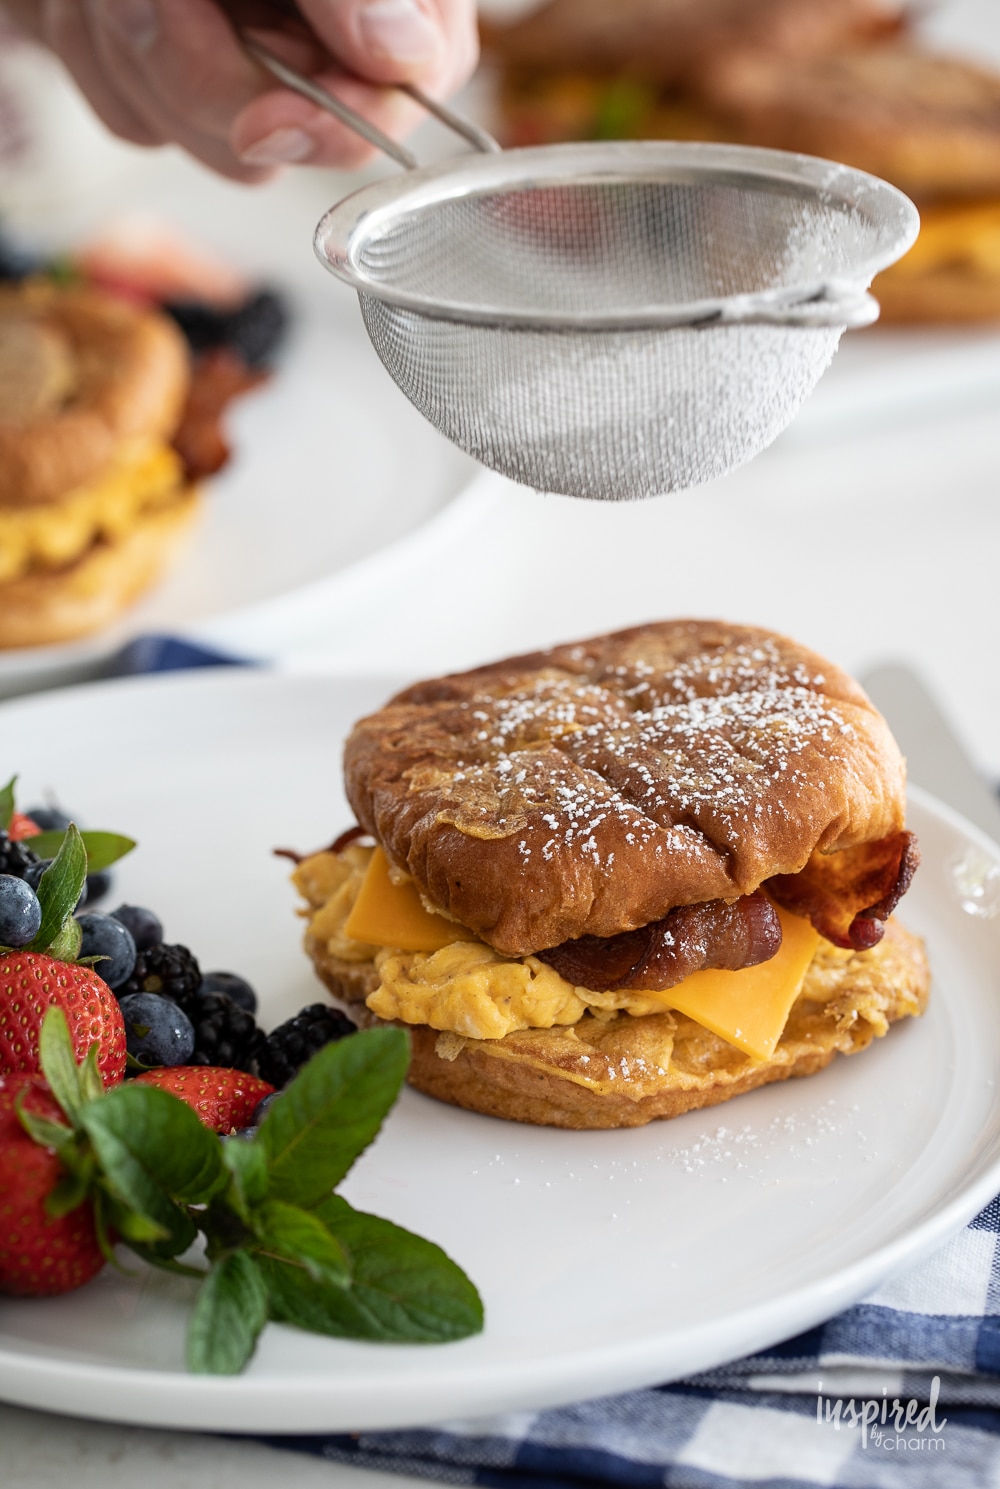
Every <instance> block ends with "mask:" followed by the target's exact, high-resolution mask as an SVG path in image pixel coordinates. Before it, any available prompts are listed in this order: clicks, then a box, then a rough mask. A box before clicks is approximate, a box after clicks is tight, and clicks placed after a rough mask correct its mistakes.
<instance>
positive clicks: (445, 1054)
mask: <svg viewBox="0 0 1000 1489" xmlns="http://www.w3.org/2000/svg"><path fill="white" fill-rule="evenodd" d="M307 950H308V951H309V953H310V955H311V956H312V957H313V959H314V964H315V966H316V970H317V972H318V973H319V975H320V977H321V978H322V980H323V981H324V983H325V984H326V986H327V987H328V988H329V989H330V991H331V992H332V993H333V995H334V996H335V997H336V998H337V999H338V1000H340V1001H342V1002H344V1003H346V1004H347V1005H349V1006H350V1007H351V1012H352V1016H354V1017H357V1018H359V1021H362V1022H369V1021H370V1019H371V1015H370V1014H368V1011H367V1009H366V1008H365V1007H364V998H365V996H366V990H370V989H371V987H372V986H374V984H375V983H377V981H378V977H377V973H375V969H374V967H373V966H372V964H371V963H367V964H364V965H360V966H359V965H358V964H351V963H347V962H343V961H338V959H337V958H335V957H331V956H330V955H329V953H328V951H326V949H325V948H324V947H323V946H322V945H320V944H318V943H316V942H312V943H310V942H309V941H308V940H307ZM929 988H930V972H929V969H928V965H927V959H926V956H925V953H924V949H923V945H922V943H921V941H920V940H919V939H918V938H917V937H916V936H914V935H912V934H911V933H910V932H909V931H907V930H905V929H904V928H903V927H902V926H901V925H899V924H898V922H896V921H895V920H890V921H889V924H888V926H887V928H886V934H885V937H884V939H883V940H882V941H881V942H880V943H879V945H878V946H876V947H875V948H873V950H871V951H866V952H860V953H857V954H854V955H851V954H849V953H844V952H840V951H837V950H835V949H834V948H833V947H829V946H822V945H821V948H820V950H819V951H818V952H817V954H816V957H815V958H814V960H813V963H812V966H811V967H810V968H809V971H808V972H807V974H806V978H805V982H804V983H803V988H802V992H801V993H800V995H799V997H798V999H797V1001H796V1002H795V1004H794V1005H793V1007H792V1011H791V1014H790V1015H789V1019H788V1023H787V1024H786V1026H785V1031H784V1033H783V1034H782V1036H781V1039H780V1041H779V1043H778V1045H777V1048H776V1049H775V1052H774V1054H773V1055H772V1057H771V1058H770V1059H769V1060H765V1061H754V1060H752V1059H751V1058H750V1057H749V1056H748V1055H745V1054H743V1053H742V1052H741V1051H740V1050H737V1049H735V1048H734V1047H733V1046H732V1045H729V1044H727V1043H726V1042H725V1040H723V1039H720V1038H719V1037H718V1035H715V1034H712V1033H710V1032H709V1031H708V1030H707V1029H704V1028H702V1026H701V1025H700V1024H697V1023H695V1021H694V1020H693V1019H689V1018H686V1017H685V1016H684V1015H683V1014H680V1013H660V1014H647V1015H645V1016H643V1017H640V1018H635V1017H633V1016H632V1015H630V1014H627V1013H619V1014H618V1015H616V1016H615V1017H614V1018H611V1019H607V1018H596V1017H593V1016H592V1015H590V1014H587V1015H585V1016H584V1018H583V1019H581V1020H580V1022H579V1023H578V1024H575V1025H572V1026H570V1027H568V1028H566V1027H554V1028H551V1029H529V1030H525V1031H522V1032H519V1033H515V1034H508V1035H506V1036H505V1037H504V1038H503V1039H497V1040H463V1039H460V1038H459V1037H457V1036H455V1035H445V1036H441V1035H439V1034H438V1033H437V1032H436V1031H435V1030H433V1029H429V1028H427V1027H425V1026H418V1027H415V1028H410V1034H411V1036H412V1041H413V1054H412V1059H411V1064H410V1070H409V1075H408V1079H409V1081H410V1084H411V1085H413V1086H415V1087H416V1088H417V1089H418V1090H420V1091H424V1092H426V1093H427V1094H428V1095H430V1096H435V1097H437V1098H438V1099H439V1100H441V1101H447V1102H450V1103H451V1104H452V1105H454V1106H461V1107H464V1108H466V1109H467V1110H469V1111H476V1112H482V1113H484V1114H485V1115H486V1116H491V1117H503V1118H505V1119H507V1120H509V1121H515V1122H531V1123H535V1124H540V1125H543V1126H555V1127H570V1128H617V1127H638V1126H642V1125H644V1124H645V1123H647V1122H651V1121H653V1120H655V1119H658V1118H665V1117H676V1116H680V1115H681V1114H682V1113H683V1112H687V1111H693V1110H695V1109H696V1108H699V1107H703V1106H714V1105H716V1104H717V1103H718V1102H720V1101H728V1100H729V1099H730V1098H731V1097H733V1096H740V1095H742V1094H743V1093H744V1092H745V1091H752V1090H753V1089H754V1088H755V1087H757V1086H762V1085H767V1084H770V1083H771V1082H773V1081H780V1080H787V1079H789V1078H790V1077H792V1076H795V1077H799V1076H806V1075H813V1074H815V1072H816V1071H818V1070H821V1069H822V1068H823V1067H824V1066H825V1065H828V1064H829V1063H830V1061H831V1060H832V1059H833V1057H834V1056H835V1055H836V1054H838V1053H839V1054H855V1053H857V1052H858V1051H859V1050H862V1049H865V1048H866V1047H867V1045H869V1044H870V1043H871V1041H872V1040H873V1039H875V1038H878V1037H880V1036H881V1035H883V1034H885V1033H886V1031H887V1029H888V1027H889V1025H890V1024H892V1023H895V1022H896V1021H897V1020H899V1019H903V1018H908V1017H912V1016H917V1015H919V1014H921V1013H922V1012H923V1011H924V1008H925V1006H926V1002H927V996H928V991H929Z"/></svg>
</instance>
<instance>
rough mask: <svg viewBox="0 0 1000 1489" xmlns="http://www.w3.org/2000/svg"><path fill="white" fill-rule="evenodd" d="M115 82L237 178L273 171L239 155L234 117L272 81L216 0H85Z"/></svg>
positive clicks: (101, 57) (132, 104)
mask: <svg viewBox="0 0 1000 1489" xmlns="http://www.w3.org/2000/svg"><path fill="white" fill-rule="evenodd" d="M78 8H79V9H80V10H81V11H82V14H83V17H84V19H85V22H86V26H87V29H88V31H89V35H90V38H91V43H92V48H93V53H94V55H95V57H96V58H97V62H98V64H99V66H100V69H101V71H102V74H103V76H104V77H105V78H106V79H107V81H108V83H109V85H110V86H111V87H112V88H113V89H114V90H115V92H116V93H117V95H118V96H120V97H121V98H122V99H124V101H125V102H126V104H127V106H128V107H129V108H130V109H131V110H132V111H133V113H134V114H135V115H136V116H138V118H139V119H140V120H141V122H142V124H143V125H144V126H145V127H146V128H147V129H148V130H150V131H151V132H152V133H154V134H156V135H157V136H158V137H159V138H161V139H166V140H171V141H174V142H175V143H177V144H179V145H181V146H182V147H183V148H184V149H186V150H187V151H189V153H190V154H192V155H194V156H196V157H197V158H198V159H199V160H201V161H202V162H203V163H204V164H206V165H208V166H211V167H212V168H213V169H214V170H217V171H220V172H222V173H223V174H225V175H228V176H232V177H234V178H236V179H237V180H244V181H253V180H258V179H261V178H262V177H264V176H265V175H267V174H268V172H266V171H264V170H262V169H261V168H260V166H259V165H253V164H247V163H245V162H241V161H239V160H238V159H237V157H236V155H235V153H234V151H233V148H232V145H231V143H230V139H229V135H230V131H231V128H232V123H233V119H234V118H235V117H236V116H237V115H238V114H239V113H240V112H241V110H242V109H243V108H244V107H245V105H246V104H247V103H248V102H249V101H250V100H252V99H253V98H254V97H255V96H256V95H257V94H259V93H260V92H261V91H263V90H264V89H266V87H267V86H268V84H267V83H266V82H265V80H264V78H263V77H262V75H261V73H260V70H259V69H258V68H257V66H256V65H255V64H254V63H253V62H252V61H251V59H250V58H249V57H248V56H247V55H246V53H245V52H244V51H243V48H242V47H241V46H240V43H239V41H238V39H237V36H236V33H235V31H234V29H233V26H232V25H231V23H230V21H229V19H228V17H227V16H226V15H225V14H224V12H223V11H222V10H221V9H220V8H219V6H217V5H216V4H215V3H214V0H169V3H167V0H82V5H80V6H79V7H78Z"/></svg>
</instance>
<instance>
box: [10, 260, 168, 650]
mask: <svg viewBox="0 0 1000 1489" xmlns="http://www.w3.org/2000/svg"><path fill="white" fill-rule="evenodd" d="M5 340H10V341H12V342H13V343H14V346H15V350H14V351H12V353H11V356H10V357H9V358H7V359H5V358H4V356H3V354H2V346H3V343H4V341H5ZM32 341H33V342H34V354H33V355H32V356H31V358H30V364H29V365H30V368H31V375H32V380H33V396H32V397H31V398H30V399H29V398H27V397H22V398H20V399H19V400H18V405H17V408H16V409H15V408H14V405H13V403H12V402H11V403H4V404H2V405H0V506H6V507H14V508H16V507H30V506H32V505H34V504H36V503H48V502H56V501H58V500H59V499H60V498H61V497H63V496H65V494H66V493H67V492H68V491H71V490H74V489H75V488H76V487H78V486H81V485H83V484H84V483H85V482H87V481H91V480H94V479H96V478H98V477H99V476H100V475H101V474H102V473H103V472H104V471H105V470H106V469H107V468H108V467H109V466H110V465H111V463H112V462H113V460H114V459H115V457H116V456H117V455H118V454H119V452H120V450H121V447H122V445H123V444H126V443H129V442H133V441H142V442H156V441H161V440H165V439H169V437H170V435H171V434H172V433H173V431H174V429H175V428H176V427H177V423H178V421H179V419H180V414H181V410H182V407H183V404H184V399H185V396H186V394H187V388H188V380H189V371H188V355H187V349H186V346H185V343H184V339H183V337H182V336H181V334H180V331H179V330H178V328H177V327H176V326H175V325H174V324H173V322H172V321H171V320H170V319H169V318H168V317H167V316H165V315H161V314H159V313H158V312H155V311H151V310H147V309H140V308H138V307H136V306H133V305H128V304H126V303H124V302H123V301H120V300H117V299H114V298H113V297H111V296H109V295H105V294H102V293H101V292H99V291H97V290H93V289H87V288H72V289H63V288H59V287H57V286H54V285H51V284H48V283H41V282H38V283H30V284H28V285H24V286H20V287H18V288H16V289H4V288H0V374H2V370H3V366H4V365H5V361H12V362H13V361H15V360H17V361H19V362H20V364H21V365H26V360H25V357H26V354H25V346H26V344H28V343H29V342H32ZM8 644H10V643H8Z"/></svg>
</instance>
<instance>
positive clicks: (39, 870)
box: [24, 858, 52, 893]
mask: <svg viewBox="0 0 1000 1489" xmlns="http://www.w3.org/2000/svg"><path fill="white" fill-rule="evenodd" d="M51 862H52V860H51V858H40V859H39V860H38V862H37V863H33V864H31V866H30V867H29V868H27V869H25V871H24V882H25V884H30V885H31V887H32V889H33V890H35V892H36V893H37V892H38V885H39V883H40V881H41V877H42V875H43V874H44V873H45V870H46V869H47V868H48V867H49V865H50V864H51Z"/></svg>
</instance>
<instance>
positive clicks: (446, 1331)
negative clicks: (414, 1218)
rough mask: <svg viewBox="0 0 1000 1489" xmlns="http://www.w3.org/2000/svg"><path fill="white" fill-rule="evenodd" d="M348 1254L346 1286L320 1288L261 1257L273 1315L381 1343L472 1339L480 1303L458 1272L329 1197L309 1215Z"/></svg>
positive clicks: (423, 1244)
mask: <svg viewBox="0 0 1000 1489" xmlns="http://www.w3.org/2000/svg"><path fill="white" fill-rule="evenodd" d="M314 1214H315V1215H316V1217H317V1218H318V1219H321V1220H323V1221H324V1223H325V1224H326V1227H327V1229H328V1230H329V1231H330V1233H331V1234H332V1235H336V1236H337V1238H338V1239H339V1240H340V1241H341V1242H343V1244H344V1245H345V1247H346V1248H347V1251H348V1252H349V1254H350V1259H351V1269H352V1278H351V1286H350V1287H349V1288H346V1289H345V1288H342V1287H331V1286H330V1285H328V1284H324V1283H320V1284H317V1283H316V1282H315V1281H314V1280H312V1279H310V1278H309V1277H308V1276H307V1275H306V1274H305V1273H304V1272H303V1271H302V1270H301V1269H297V1268H295V1267H291V1266H288V1265H286V1264H284V1263H282V1262H281V1261H279V1260H277V1259H275V1258H273V1257H270V1256H260V1257H258V1260H259V1262H260V1266H261V1270H262V1272H263V1274H264V1278H265V1281H266V1282H267V1288H268V1297H269V1299H270V1311H271V1317H272V1318H273V1319H277V1320H278V1321H279V1322H281V1323H287V1324H294V1325H296V1326H297V1327H298V1328H300V1329H307V1330H309V1331H310V1332H311V1333H314V1334H332V1335H335V1336H336V1337H338V1338H341V1339H373V1340H381V1341H383V1342H386V1343H390V1342H396V1343H412V1344H440V1343H446V1342H447V1341H449V1340H454V1339H465V1338H467V1337H468V1336H469V1335H470V1334H477V1333H479V1331H480V1330H481V1329H482V1326H483V1305H482V1303H481V1301H480V1298H479V1294H478V1293H477V1292H476V1289H475V1287H474V1286H473V1285H472V1283H471V1282H470V1281H469V1279H468V1277H466V1275H465V1273H464V1272H463V1271H462V1270H461V1268H460V1267H458V1266H456V1264H455V1263H454V1262H453V1261H452V1260H451V1259H450V1257H448V1256H447V1255H446V1254H445V1253H444V1252H443V1251H442V1250H441V1248H440V1246H435V1245H434V1244H433V1242H431V1241H425V1240H423V1239H422V1238H421V1237H420V1236H415V1235H413V1234H412V1233H411V1232H410V1231H406V1230H403V1229H402V1228H401V1227H400V1226H398V1225H393V1224H392V1222H391V1221H388V1220H381V1219H380V1218H379V1217H378V1216H377V1215H365V1214H362V1213H361V1212H359V1211H357V1210H352V1209H351V1207H350V1205H349V1204H348V1203H347V1201H346V1200H343V1199H341V1198H340V1197H339V1196H338V1195H332V1196H331V1197H330V1198H329V1199H328V1200H325V1201H324V1202H323V1203H322V1204H321V1205H319V1206H318V1207H317V1209H316V1211H315V1212H314Z"/></svg>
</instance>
